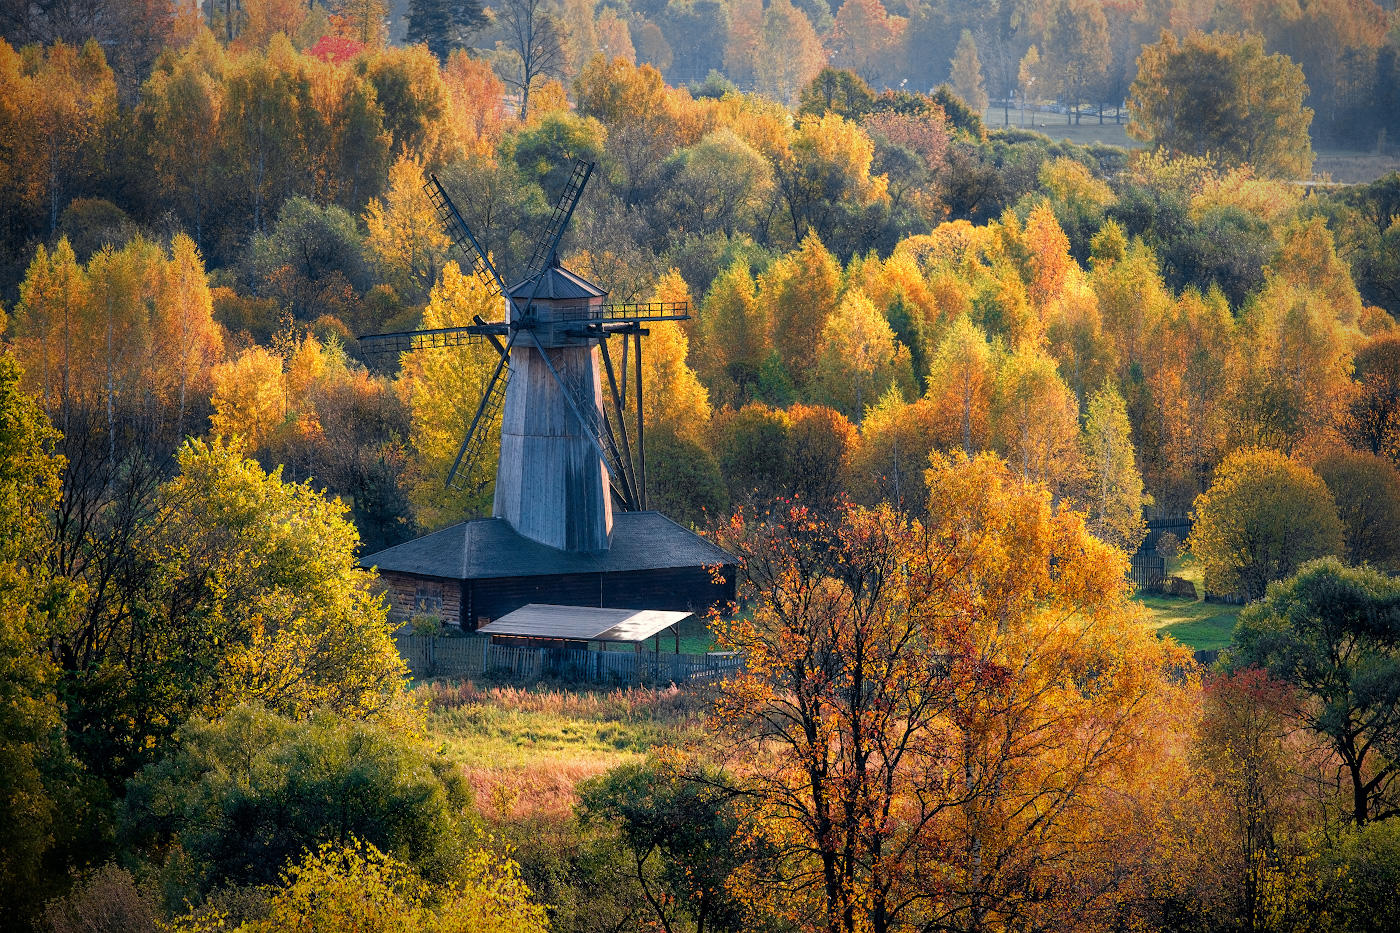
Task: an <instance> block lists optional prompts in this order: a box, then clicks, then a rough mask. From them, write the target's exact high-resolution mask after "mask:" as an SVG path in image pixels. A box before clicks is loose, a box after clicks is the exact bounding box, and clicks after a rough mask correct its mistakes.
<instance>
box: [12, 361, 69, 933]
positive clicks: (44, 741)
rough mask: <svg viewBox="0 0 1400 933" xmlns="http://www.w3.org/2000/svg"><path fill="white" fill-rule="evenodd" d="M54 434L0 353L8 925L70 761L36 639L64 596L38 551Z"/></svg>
mask: <svg viewBox="0 0 1400 933" xmlns="http://www.w3.org/2000/svg"><path fill="white" fill-rule="evenodd" d="M57 440H58V437H57V433H56V432H55V431H54V430H53V428H52V426H50V425H49V423H48V419H46V418H45V417H44V413H43V411H42V410H41V409H40V407H39V405H38V404H37V403H36V402H35V400H34V399H33V398H32V397H31V396H29V395H28V394H26V393H25V392H24V391H22V390H21V388H20V368H19V366H18V364H16V362H15V360H14V357H13V356H11V355H10V354H9V353H3V354H0V794H3V795H4V797H5V800H6V801H7V803H6V806H5V807H4V809H3V810H0V884H3V885H5V887H6V889H7V890H8V891H10V892H12V893H13V896H12V897H11V898H8V899H7V901H8V903H6V904H5V905H4V906H3V907H0V921H4V922H12V923H19V922H20V917H21V915H22V914H23V913H24V912H25V911H26V910H27V909H30V908H32V907H33V906H35V904H34V901H36V900H37V899H38V898H39V897H41V896H42V894H43V893H44V892H46V891H47V889H48V887H49V886H48V884H47V883H46V882H45V880H44V878H43V875H44V872H43V865H44V859H45V856H46V855H47V854H48V853H49V852H50V851H51V850H52V849H53V848H54V846H55V844H57V843H59V842H60V841H61V836H62V831H61V830H60V829H59V827H60V826H61V825H62V823H63V822H64V817H63V814H62V812H61V808H62V806H63V805H64V801H63V800H62V799H60V795H59V794H58V793H56V791H59V790H61V788H60V787H56V786H55V783H56V782H59V781H62V780H63V779H64V771H65V770H67V769H66V767H65V766H66V765H67V764H68V762H69V760H70V758H69V754H68V751H67V749H66V747H64V743H63V737H62V725H61V723H62V720H61V717H60V707H59V701H58V696H57V694H56V691H55V686H56V684H57V681H58V676H57V675H58V671H57V669H56V666H55V665H54V663H53V660H52V658H51V657H50V656H49V655H48V652H47V651H45V650H44V645H43V641H44V637H45V633H46V629H47V628H48V627H49V625H50V624H51V623H50V620H49V619H48V618H47V617H46V615H47V611H51V610H52V608H56V606H54V605H53V604H54V603H57V604H58V605H61V599H62V596H63V592H62V588H60V587H55V586H54V585H53V581H51V580H50V579H49V575H48V573H47V567H46V564H47V560H46V554H45V551H46V549H47V545H48V537H49V536H48V533H47V524H48V521H49V512H50V510H52V509H53V508H54V507H56V506H57V505H58V501H59V494H60V490H61V483H60V473H61V470H62V467H63V463H62V460H61V459H60V458H58V457H57V456H55V454H54V447H55V445H56V442H57ZM45 603H50V605H49V606H46V605H45ZM46 610H47V611H46ZM75 790H76V788H75Z"/></svg>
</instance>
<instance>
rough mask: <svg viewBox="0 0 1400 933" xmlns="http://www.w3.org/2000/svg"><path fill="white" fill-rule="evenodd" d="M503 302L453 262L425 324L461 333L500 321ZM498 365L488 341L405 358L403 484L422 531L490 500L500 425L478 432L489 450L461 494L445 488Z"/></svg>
mask: <svg viewBox="0 0 1400 933" xmlns="http://www.w3.org/2000/svg"><path fill="white" fill-rule="evenodd" d="M499 300H500V299H499V296H497V295H494V294H492V292H491V291H490V290H489V289H488V288H487V286H486V285H485V283H483V282H482V281H481V280H480V279H479V278H477V277H476V276H473V275H466V274H463V273H462V271H461V270H460V269H459V268H458V267H457V264H456V263H455V262H452V261H449V262H448V263H447V265H446V267H444V269H443V272H442V281H441V282H439V283H438V284H437V285H436V286H435V287H434V288H433V291H432V297H431V299H430V300H429V302H428V306H427V307H426V308H425V309H424V310H423V326H424V327H427V328H434V327H462V326H466V325H468V324H470V323H471V321H472V319H473V318H474V317H477V316H480V317H481V318H483V319H495V318H496V317H497V316H498V315H499V313H500V310H499V305H498V304H497V302H498V301H499ZM499 359H500V356H499V354H497V353H496V351H495V349H494V348H493V347H492V346H491V345H490V344H487V343H484V342H474V343H469V344H467V345H465V346H461V347H450V348H440V349H432V350H422V351H419V352H416V353H408V354H405V355H404V357H403V369H402V372H401V373H400V376H399V380H398V384H397V389H398V391H399V395H400V397H401V398H402V399H403V400H404V403H405V404H406V405H407V406H408V409H409V416H410V424H411V427H410V430H409V438H408V440H409V446H410V450H411V454H410V462H409V471H408V475H407V477H406V478H407V481H408V485H409V499H410V501H411V502H412V503H413V506H414V512H415V515H416V517H417V519H418V523H419V524H420V525H422V526H424V527H428V528H435V527H438V526H440V525H443V524H446V523H447V522H449V521H456V520H458V519H460V518H461V516H462V514H463V513H464V512H467V511H469V510H471V509H484V508H485V507H486V505H487V504H488V502H489V491H490V486H491V483H492V482H493V481H494V479H495V476H496V459H497V457H498V456H499V450H498V446H499V442H500V429H499V422H495V423H484V424H481V425H479V426H478V430H480V431H483V432H484V436H485V437H486V438H487V439H488V440H487V445H486V447H485V448H484V449H483V452H482V456H481V458H480V459H479V461H478V462H477V463H475V464H473V465H472V466H471V473H470V475H468V476H465V477H464V480H465V482H464V483H462V484H459V485H461V486H462V489H461V490H460V491H459V490H456V489H451V488H448V487H447V474H448V471H449V470H450V469H451V468H452V463H453V461H454V460H456V458H457V452H458V450H459V449H460V448H461V444H462V440H463V439H464V438H465V436H466V432H467V429H468V428H470V427H471V423H472V419H473V418H474V417H475V416H476V410H477V406H478V405H479V403H480V401H481V397H482V395H483V394H485V391H486V383H487V381H488V380H489V379H490V377H491V373H492V372H493V371H494V370H495V368H496V363H497V362H498V361H499Z"/></svg>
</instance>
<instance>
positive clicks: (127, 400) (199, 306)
mask: <svg viewBox="0 0 1400 933" xmlns="http://www.w3.org/2000/svg"><path fill="white" fill-rule="evenodd" d="M12 334H13V337H14V343H15V349H16V353H17V356H18V358H19V359H20V360H21V361H23V362H24V363H25V364H26V365H27V368H28V372H27V379H28V381H29V384H30V385H31V386H33V387H34V389H35V391H36V394H37V395H38V396H39V398H40V399H41V401H42V403H43V405H44V407H45V409H46V411H47V412H48V413H49V416H50V418H51V419H52V420H53V421H54V423H55V424H56V426H58V427H59V428H60V430H63V431H64V432H65V434H66V435H67V436H69V437H70V439H72V438H75V437H76V436H77V434H78V433H79V424H80V423H82V419H83V418H84V417H85V416H88V417H92V418H93V419H94V421H96V422H97V423H98V424H100V429H99V430H100V431H101V434H102V437H103V440H104V442H105V447H106V453H107V455H108V457H109V459H111V460H112V461H113V462H114V463H115V462H116V461H117V460H118V457H117V454H118V449H119V448H121V452H125V451H126V449H127V446H128V445H127V443H126V442H127V441H128V440H130V441H131V442H132V443H133V444H137V445H138V446H139V444H145V443H147V442H149V443H150V444H151V445H154V446H159V443H158V442H157V439H160V440H161V441H164V442H170V443H172V444H173V443H174V442H176V441H175V439H176V438H179V437H181V436H182V435H184V434H185V433H186V432H187V431H188V430H190V429H193V428H195V426H196V423H197V418H196V413H198V415H199V416H200V417H202V415H203V413H204V412H205V411H206V410H207V409H206V408H205V404H206V402H207V399H208V392H209V388H210V382H209V380H210V374H211V371H212V368H213V366H214V363H215V361H216V360H218V358H219V357H220V356H221V355H222V353H223V339H222V336H221V334H220V332H219V330H218V327H217V325H215V323H214V320H213V301H212V296H211V295H210V291H209V284H208V280H207V278H206V277H205V270H204V262H203V259H202V258H201V256H200V255H199V252H198V251H197V250H196V249H195V247H194V243H193V242H192V241H191V240H190V238H189V237H187V236H185V235H184V234H178V235H176V237H175V238H174V239H173V240H172V242H171V244H170V248H169V250H168V251H167V250H164V249H162V248H160V247H159V246H157V245H156V244H154V243H152V242H150V241H149V240H146V239H144V238H141V237H137V238H135V239H133V240H132V241H130V242H129V243H127V244H126V245H125V246H124V247H122V248H121V249H120V250H113V249H111V248H110V247H108V248H103V249H102V250H100V251H99V252H98V253H97V254H96V255H94V256H93V257H92V259H91V260H90V261H89V262H88V263H87V265H86V266H85V267H84V266H83V265H81V264H79V263H78V262H77V258H76V257H75V256H74V254H73V251H72V248H71V247H70V246H69V244H68V241H67V240H66V239H60V240H59V242H58V244H57V246H55V247H54V249H53V250H52V251H49V250H48V249H46V248H45V247H43V246H40V247H39V248H38V249H37V250H36V251H35V254H34V260H33V262H31V263H30V265H29V269H28V271H27V272H26V274H25V278H24V281H23V282H22V283H21V285H20V300H19V303H18V304H17V305H16V306H15V309H14V325H13V328H12ZM168 450H169V448H168V447H167V448H166V451H165V452H168Z"/></svg>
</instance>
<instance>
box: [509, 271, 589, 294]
mask: <svg viewBox="0 0 1400 933" xmlns="http://www.w3.org/2000/svg"><path fill="white" fill-rule="evenodd" d="M540 275H543V276H545V280H544V284H543V285H542V286H541V287H540V291H539V294H535V279H537V278H539V277H540ZM506 292H507V293H508V294H509V295H510V297H512V298H523V299H528V298H529V297H530V296H531V295H534V296H535V297H536V298H543V299H544V300H546V301H580V300H583V299H587V298H606V297H607V295H608V293H607V292H605V291H603V290H602V289H601V288H599V287H598V286H596V285H594V284H593V283H592V282H590V281H588V280H587V279H585V278H582V277H581V276H577V275H574V274H573V273H572V272H570V271H569V270H568V269H565V268H564V267H563V266H550V267H549V268H547V269H545V270H544V271H543V272H541V273H540V274H539V275H532V276H530V277H529V278H528V279H525V280H524V281H521V282H516V283H515V284H514V285H512V286H511V287H510V288H508V289H506Z"/></svg>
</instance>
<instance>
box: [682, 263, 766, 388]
mask: <svg viewBox="0 0 1400 933" xmlns="http://www.w3.org/2000/svg"><path fill="white" fill-rule="evenodd" d="M699 330H700V334H701V339H700V341H699V343H700V347H699V348H698V355H699V359H700V360H701V367H700V369H701V372H702V373H703V374H705V376H706V379H707V381H708V382H709V385H710V391H711V394H712V395H714V396H716V397H718V398H722V399H726V400H729V399H737V400H740V401H742V400H745V399H748V398H751V397H752V394H753V391H754V388H755V386H756V385H757V383H758V378H759V369H760V367H762V365H763V363H764V361H765V360H766V359H767V358H768V355H769V353H770V347H771V346H772V345H771V344H770V343H769V328H768V318H767V309H766V308H765V307H764V305H763V304H762V303H760V302H759V300H758V296H757V294H756V293H755V284H754V280H753V276H752V275H751V274H750V272H749V268H748V263H746V262H742V261H740V262H735V263H734V264H733V265H731V266H730V267H729V268H728V269H726V270H724V271H723V272H722V273H720V276H719V277H718V278H717V279H715V281H714V284H713V285H711V286H710V290H709V292H708V293H707V294H706V295H705V301H704V303H703V304H702V305H701V308H700V321H699Z"/></svg>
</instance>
